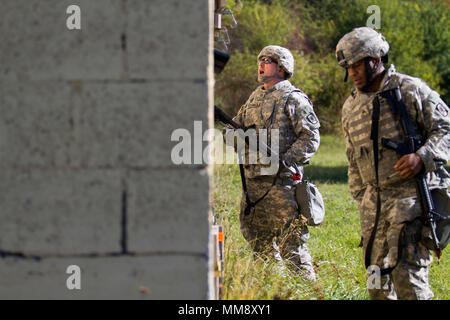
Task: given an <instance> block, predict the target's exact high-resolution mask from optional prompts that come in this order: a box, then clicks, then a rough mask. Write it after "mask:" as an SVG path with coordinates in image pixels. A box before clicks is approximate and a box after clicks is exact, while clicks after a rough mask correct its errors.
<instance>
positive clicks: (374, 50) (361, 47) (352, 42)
mask: <svg viewBox="0 0 450 320" xmlns="http://www.w3.org/2000/svg"><path fill="white" fill-rule="evenodd" d="M388 51H389V43H388V42H387V41H386V39H385V38H384V37H383V36H382V35H381V34H380V33H378V32H376V31H375V30H373V29H372V28H369V27H360V28H355V29H353V30H352V31H350V32H349V33H347V34H346V35H344V36H343V37H342V38H341V40H339V42H338V44H337V46H336V58H337V60H338V63H339V65H340V66H341V67H343V68H345V69H347V68H348V67H349V66H350V65H352V64H353V63H355V62H357V61H359V60H361V59H364V58H366V57H371V58H382V59H383V62H387V60H386V61H385V59H386V58H387V56H386V55H387V53H388ZM346 79H347V76H346Z"/></svg>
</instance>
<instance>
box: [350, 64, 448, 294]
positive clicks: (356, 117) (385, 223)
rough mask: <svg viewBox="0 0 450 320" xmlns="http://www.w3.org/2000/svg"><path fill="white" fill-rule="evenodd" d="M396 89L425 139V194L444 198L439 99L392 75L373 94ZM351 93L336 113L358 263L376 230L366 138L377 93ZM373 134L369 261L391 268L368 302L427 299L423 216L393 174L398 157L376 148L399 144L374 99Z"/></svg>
mask: <svg viewBox="0 0 450 320" xmlns="http://www.w3.org/2000/svg"><path fill="white" fill-rule="evenodd" d="M397 86H398V87H400V91H401V95H402V97H403V101H404V103H405V106H406V108H407V111H408V114H409V117H410V119H411V121H412V122H413V125H414V126H415V129H416V130H417V132H420V133H421V134H422V136H423V137H424V138H425V139H426V142H425V144H424V146H423V147H422V148H420V149H419V150H418V152H417V154H419V156H420V157H421V159H422V160H423V163H424V166H425V172H426V178H427V181H428V183H429V187H430V189H437V188H439V189H444V190H446V192H448V188H449V186H450V177H449V174H448V173H447V171H446V170H445V168H444V165H445V163H446V162H447V161H448V160H449V156H450V152H449V150H450V135H449V128H450V117H449V109H448V107H447V105H446V104H445V103H444V102H443V101H442V99H441V98H440V97H439V94H438V93H436V92H435V91H433V90H431V89H430V88H429V87H428V86H427V85H426V84H425V83H424V82H423V81H422V80H420V79H418V78H413V77H410V76H408V75H404V74H400V73H397V72H396V71H395V68H394V66H393V65H391V66H390V67H389V69H388V70H387V71H386V74H385V76H384V79H383V80H382V83H381V86H380V89H379V92H382V91H385V90H388V89H391V88H395V87H397ZM379 92H376V93H365V92H362V91H360V90H357V89H354V90H353V92H352V94H351V96H350V97H349V98H348V99H347V101H346V102H345V104H344V106H343V111H342V125H343V130H344V135H345V140H346V148H347V158H348V161H349V169H348V180H349V187H350V192H351V194H352V195H353V197H354V198H355V199H356V201H357V203H358V207H359V211H360V217H361V232H362V239H363V256H365V255H366V249H367V243H368V240H369V237H370V235H371V232H372V229H373V227H374V224H375V223H374V221H375V215H376V211H377V210H376V203H377V192H376V188H377V185H376V177H375V170H374V154H373V153H374V151H373V145H372V143H373V142H372V140H371V139H370V134H371V123H372V118H371V117H372V111H373V99H374V97H375V96H376V95H377V94H378V93H379ZM379 101H380V120H379V134H378V144H379V146H378V148H379V153H378V159H379V165H378V167H379V169H378V170H379V183H378V187H379V192H380V199H381V212H380V218H379V222H378V226H377V229H376V234H375V240H374V242H373V248H372V252H371V255H370V261H371V264H372V265H376V266H378V267H379V268H380V269H385V268H394V267H395V268H394V269H393V271H392V273H391V274H388V275H386V276H383V277H382V279H381V286H382V288H374V289H370V288H369V293H370V296H371V298H372V299H386V298H388V299H395V298H398V299H431V298H432V297H433V293H432V292H431V290H430V288H429V284H428V268H427V267H428V265H429V264H430V263H431V261H432V256H431V254H430V252H429V250H428V248H427V247H426V246H425V245H424V242H423V234H425V231H426V228H423V223H422V222H421V220H420V219H418V218H419V217H420V216H421V215H422V210H421V206H420V201H419V200H418V198H417V193H416V186H415V180H414V179H402V178H401V177H400V175H399V173H398V172H396V171H395V170H394V165H395V164H396V162H397V161H398V160H399V159H400V156H399V155H398V154H397V153H396V152H395V151H393V150H390V149H387V148H385V147H383V146H382V145H381V142H380V141H381V138H390V139H392V140H394V141H403V140H404V135H403V131H402V130H401V127H400V121H399V119H398V118H397V117H395V116H394V114H393V112H392V108H391V106H390V105H389V104H388V102H387V101H386V99H384V98H381V97H380V98H379Z"/></svg>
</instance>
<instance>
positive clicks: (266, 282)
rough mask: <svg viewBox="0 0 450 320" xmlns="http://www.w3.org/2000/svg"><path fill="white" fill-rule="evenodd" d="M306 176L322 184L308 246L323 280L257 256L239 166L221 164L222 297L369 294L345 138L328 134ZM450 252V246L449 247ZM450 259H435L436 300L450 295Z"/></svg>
mask: <svg viewBox="0 0 450 320" xmlns="http://www.w3.org/2000/svg"><path fill="white" fill-rule="evenodd" d="M305 176H306V178H307V179H308V180H310V181H313V182H314V183H315V184H316V185H317V186H318V187H319V189H320V191H321V193H322V195H323V197H324V201H325V207H326V216H325V220H324V222H323V223H322V224H321V225H320V226H318V227H310V229H309V230H310V233H311V238H310V240H309V241H308V243H307V244H308V248H309V251H310V253H311V256H312V258H313V264H314V267H315V269H316V273H317V277H318V279H317V281H316V282H315V283H310V282H307V281H304V280H302V279H301V278H294V277H286V276H285V275H284V274H283V273H282V272H281V271H280V270H279V269H278V268H277V267H278V265H277V264H276V263H275V262H274V261H271V260H269V261H267V260H263V259H261V258H255V257H254V255H253V254H252V251H251V249H250V247H249V245H248V244H247V242H246V241H245V240H244V238H243V237H242V235H241V232H240V229H239V217H238V214H239V203H240V198H241V192H242V186H241V180H240V175H239V167H238V166H237V165H218V164H216V165H215V168H214V208H215V213H216V217H217V220H218V223H219V224H222V225H223V227H224V233H225V252H224V258H225V262H224V263H225V265H224V270H225V272H224V288H223V294H222V299H286V300H288V299H314V300H315V299H345V300H365V299H368V293H367V290H366V280H365V268H364V266H363V261H362V255H361V248H360V247H358V244H359V241H360V227H359V214H358V211H357V208H356V203H355V202H354V201H353V199H352V197H351V195H350V193H349V192H348V184H347V161H346V157H345V146H344V141H343V139H342V138H341V137H333V136H323V137H321V145H320V148H319V150H318V152H317V153H316V155H314V157H313V158H312V160H311V164H310V165H309V166H307V167H305ZM446 251H448V249H446ZM449 271H450V258H449V253H448V252H444V255H443V257H442V258H441V260H440V263H439V264H438V263H437V259H436V258H435V259H434V261H433V264H432V267H431V269H430V283H431V288H432V290H433V292H434V295H435V299H440V300H444V299H445V300H447V299H449V298H450V286H449Z"/></svg>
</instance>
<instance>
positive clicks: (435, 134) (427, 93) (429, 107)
mask: <svg viewBox="0 0 450 320" xmlns="http://www.w3.org/2000/svg"><path fill="white" fill-rule="evenodd" d="M416 96H417V99H416V107H418V108H419V109H418V110H420V111H421V115H422V117H419V121H420V122H422V121H423V124H422V125H423V127H424V131H425V135H426V136H425V143H424V145H423V146H422V147H421V148H420V149H419V150H418V151H417V154H418V155H419V156H420V157H421V158H422V161H423V162H424V165H425V171H426V172H431V171H434V170H436V169H437V168H438V167H441V166H442V165H445V164H446V163H447V161H449V160H450V134H449V133H450V116H449V108H448V106H447V105H446V104H445V102H444V101H443V100H442V99H441V98H440V96H439V94H438V93H437V92H436V91H433V90H431V89H430V88H429V87H428V86H427V85H426V84H425V83H423V82H422V85H421V86H420V87H419V88H418V90H417V91H416Z"/></svg>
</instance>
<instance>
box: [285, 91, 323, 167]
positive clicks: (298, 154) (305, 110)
mask: <svg viewBox="0 0 450 320" xmlns="http://www.w3.org/2000/svg"><path fill="white" fill-rule="evenodd" d="M286 112H287V114H288V116H289V119H290V120H291V123H292V126H293V128H294V131H295V134H296V136H297V139H296V140H295V142H294V143H293V144H292V145H291V147H290V148H289V149H288V150H287V151H286V152H285V154H284V155H283V160H285V161H286V162H288V163H294V162H295V163H300V164H302V163H304V162H306V161H307V160H308V159H309V158H311V157H312V156H313V154H314V153H315V152H316V151H317V149H318V148H319V144H320V135H319V127H320V123H319V119H318V118H317V116H316V114H315V113H314V110H313V106H312V103H311V102H310V101H309V99H308V98H307V97H306V96H303V95H300V94H296V93H294V94H293V95H292V96H291V98H290V99H289V101H288V103H287V104H286Z"/></svg>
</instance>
